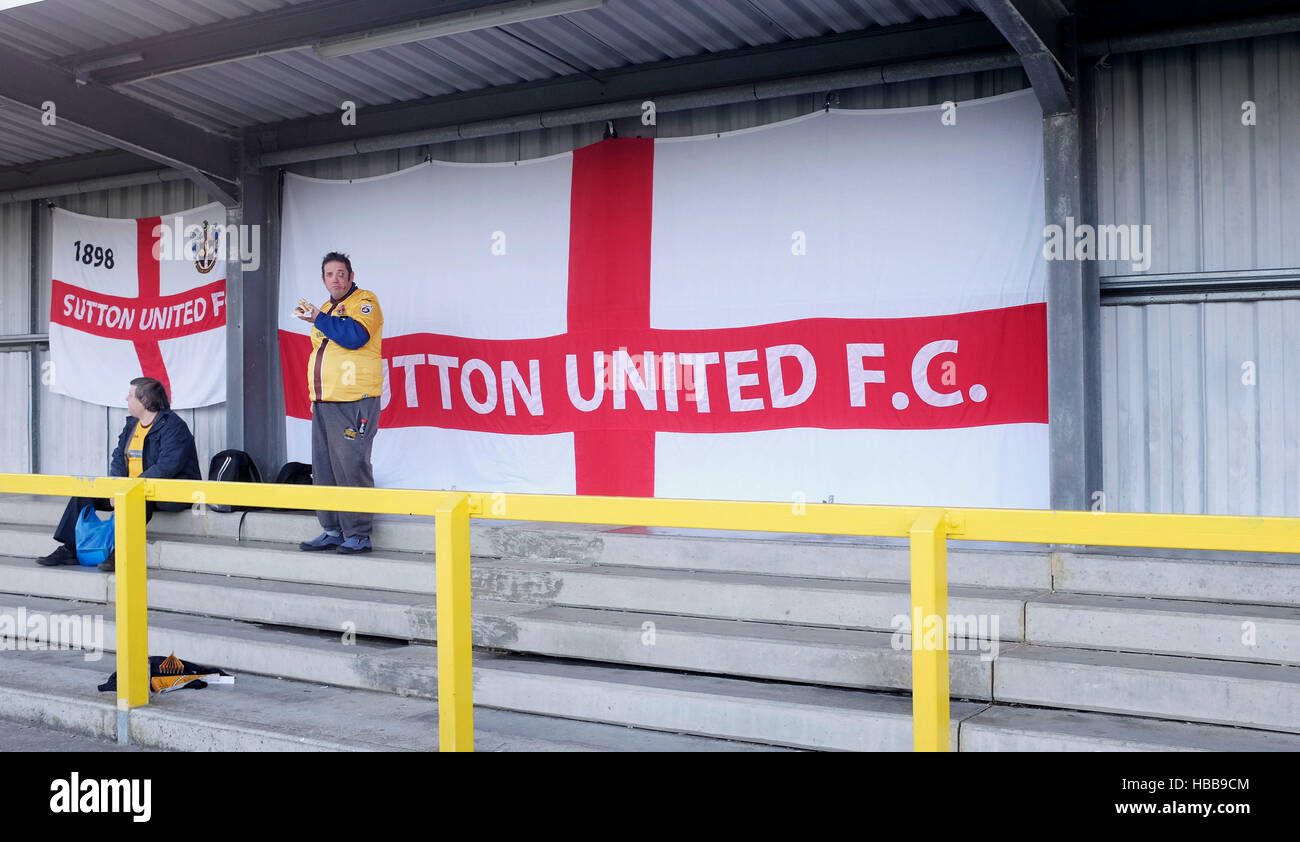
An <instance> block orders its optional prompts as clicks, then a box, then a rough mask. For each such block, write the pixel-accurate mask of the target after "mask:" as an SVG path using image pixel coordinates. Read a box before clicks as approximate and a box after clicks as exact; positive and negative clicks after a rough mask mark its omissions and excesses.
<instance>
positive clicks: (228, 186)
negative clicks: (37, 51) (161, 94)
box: [0, 44, 239, 204]
mask: <svg viewBox="0 0 1300 842" xmlns="http://www.w3.org/2000/svg"><path fill="white" fill-rule="evenodd" d="M0 67H3V68H4V72H3V73H0V100H3V101H5V102H9V103H12V104H14V105H16V106H20V107H23V108H27V109H32V110H31V111H30V112H27V113H28V114H29V115H30V118H31V119H32V120H33V121H34V123H33V124H34V125H38V126H39V125H41V122H40V121H41V118H42V109H43V108H44V104H45V103H53V105H54V111H53V115H54V118H55V119H56V120H57V121H59V122H61V123H64V124H67V125H72V126H76V127H77V128H78V129H79V130H80V131H81V132H84V133H85V134H86V135H88V136H89V137H92V138H94V139H95V140H97V141H99V142H101V143H103V144H105V145H108V146H113V147H115V148H117V149H121V150H124V151H126V152H131V153H134V154H136V155H139V156H141V157H143V158H148V159H149V160H151V161H157V162H158V163H160V164H164V165H165V166H168V167H173V168H175V169H177V170H180V171H181V172H183V173H185V175H186V177H188V178H190V179H192V180H193V181H195V182H196V183H198V184H199V185H200V186H202V187H203V188H204V189H205V190H207V192H208V193H209V195H211V196H212V197H213V198H214V199H217V200H218V201H221V202H223V203H225V204H235V203H237V198H236V197H237V195H238V187H237V179H238V172H239V170H238V160H239V145H238V141H237V140H235V139H233V138H227V137H222V136H221V135H217V134H213V133H211V132H207V131H204V130H203V129H200V128H199V127H198V126H195V125H192V124H190V123H186V122H184V121H183V120H179V119H177V118H175V117H173V116H171V115H170V114H167V113H166V112H163V111H160V110H158V109H156V108H154V107H152V106H149V105H146V104H144V103H142V102H140V101H139V100H136V99H132V98H131V97H128V96H126V95H124V94H120V93H118V92H117V91H114V90H113V89H111V88H107V87H104V86H103V85H96V84H87V83H82V82H79V81H78V80H77V79H76V77H75V76H73V74H72V73H70V72H68V71H66V70H64V69H63V68H60V67H58V66H56V65H53V64H50V63H47V62H44V61H40V60H39V59H35V58H32V57H31V56H29V55H27V54H26V53H23V52H21V51H19V50H16V49H14V48H13V47H10V46H8V45H5V44H0ZM21 118H22V114H19V115H18V119H21ZM10 119H12V118H10Z"/></svg>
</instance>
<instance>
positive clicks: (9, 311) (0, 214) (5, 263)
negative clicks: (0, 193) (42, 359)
mask: <svg viewBox="0 0 1300 842" xmlns="http://www.w3.org/2000/svg"><path fill="white" fill-rule="evenodd" d="M31 224H32V212H31V205H29V204H28V203H27V202H10V203H7V204H0V336H13V335H15V334H24V333H31V318H32V315H31V288H32V279H31V269H30V264H29V263H28V252H30V251H31V236H32V235H31Z"/></svg>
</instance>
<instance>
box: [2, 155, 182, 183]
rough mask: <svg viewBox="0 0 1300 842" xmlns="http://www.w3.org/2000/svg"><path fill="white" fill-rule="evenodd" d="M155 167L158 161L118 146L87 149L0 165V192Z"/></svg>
mask: <svg viewBox="0 0 1300 842" xmlns="http://www.w3.org/2000/svg"><path fill="white" fill-rule="evenodd" d="M157 169H158V164H157V163H155V162H153V161H150V160H147V159H145V158H141V157H140V156H139V155H134V154H132V153H130V152H122V151H121V150H118V149H114V150H110V151H108V152H90V153H87V154H85V155H69V156H67V157H64V158H55V159H53V160H46V161H41V162H39V163H32V164H13V165H11V166H7V167H0V192H6V191H10V190H27V189H30V188H35V187H45V186H47V185H54V184H66V183H69V182H74V181H86V180H88V179H92V178H104V177H108V176H120V175H134V174H136V173H142V172H151V171H154V170H157Z"/></svg>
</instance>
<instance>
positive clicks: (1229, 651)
mask: <svg viewBox="0 0 1300 842" xmlns="http://www.w3.org/2000/svg"><path fill="white" fill-rule="evenodd" d="M1025 622H1026V629H1027V632H1026V637H1027V640H1028V642H1030V643H1034V644H1042V645H1046V646H1069V647H1079V648H1087V649H1109V650H1120V651H1126V652H1150V653H1159V654H1166V655H1190V656H1194V657H1200V658H1218V659H1225V660H1236V661H1253V662H1258V663H1271V664H1292V665H1296V664H1300V608H1292V607H1280V606H1272V605H1240V604H1232V603H1226V604H1220V603H1207V602H1195V601H1188V600H1172V599H1143V598H1135V597H1114V596H1092V595H1082V594H1051V595H1046V596H1038V597H1035V598H1033V599H1031V600H1029V601H1028V602H1027V603H1026V605H1025Z"/></svg>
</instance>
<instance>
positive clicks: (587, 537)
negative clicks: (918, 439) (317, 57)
mask: <svg viewBox="0 0 1300 842" xmlns="http://www.w3.org/2000/svg"><path fill="white" fill-rule="evenodd" d="M65 503H66V501H64V500H55V499H53V498H29V497H18V496H14V495H5V496H0V546H5V547H9V543H8V542H7V540H8V538H9V537H10V536H9V535H8V534H7V532H8V530H9V529H11V528H12V527H13V526H26V527H28V529H29V531H30V532H34V533H36V534H26V535H24V534H19V535H15V536H12V537H14V538H16V539H17V540H18V542H19V543H17V544H15V545H14V546H15V548H14V549H9V550H8V552H9V554H11V555H32V556H38V555H44V554H46V553H48V552H49V551H50V550H52V549H53V548H54V543H53V541H52V540H49V532H50V531H52V529H53V526H54V524H55V523H56V522H57V521H58V518H59V516H60V515H61V514H62V511H63V506H64V504H65ZM42 533H43V534H42ZM319 533H320V526H319V524H318V523H317V522H316V519H315V517H314V516H312V515H307V514H298V513H286V512H267V511H262V512H233V513H228V514H221V513H217V512H212V511H210V510H202V511H194V510H191V511H185V512H179V513H168V512H158V513H155V514H154V517H153V519H152V520H151V521H150V522H149V536H150V539H151V541H152V540H155V539H167V538H171V539H182V540H191V539H204V538H217V539H225V540H226V541H231V542H233V541H235V540H236V539H239V540H242V541H247V542H252V543H254V544H257V543H259V542H260V543H262V544H267V545H269V544H278V545H280V546H279V548H280V549H293V548H294V547H295V546H296V544H297V543H298V542H299V541H302V540H306V539H308V538H312V537H315V536H316V535H318V534H319ZM42 539H43V540H42ZM372 540H373V543H374V546H375V548H376V550H378V551H380V552H381V553H382V552H383V551H394V552H397V553H416V554H430V555H431V554H432V552H433V548H434V545H435V535H434V523H433V519H432V518H407V519H389V518H385V517H380V518H377V519H376V521H375V528H374V533H373V535H372ZM470 544H471V547H472V548H473V553H474V555H475V556H479V557H491V558H526V559H538V560H555V561H562V562H563V561H568V562H579V563H585V564H591V565H596V564H599V565H630V566H633V567H646V568H663V569H674V570H676V569H687V570H698V571H715V572H745V573H756V574H763V575H773V576H795V577H803V576H808V577H814V578H823V579H870V580H884V581H907V580H908V577H909V570H910V560H909V557H908V548H907V545H906V541H903V540H901V539H885V538H873V537H866V536H863V537H850V536H815V535H814V536H809V535H790V534H772V533H758V532H734V531H718V530H674V529H660V528H642V527H606V526H591V525H586V524H545V523H525V522H511V521H483V520H471V522H470ZM18 546H21V547H22V548H23V549H21V550H19V549H17V548H16V547H18ZM948 565H949V571H948V572H949V581H950V583H951V584H954V585H970V586H975V587H994V588H1016V589H1027V590H1046V589H1048V588H1050V587H1051V558H1050V556H1049V554H1048V553H1047V552H1046V551H1045V550H1043V549H1041V548H1039V549H1036V550H1029V551H1025V550H1021V549H1019V548H1012V549H1006V548H998V549H988V548H983V547H982V545H970V546H966V545H963V544H962V543H960V542H954V543H953V545H952V549H951V551H950V553H949V561H948Z"/></svg>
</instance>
